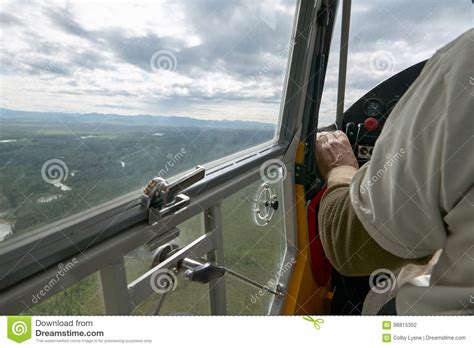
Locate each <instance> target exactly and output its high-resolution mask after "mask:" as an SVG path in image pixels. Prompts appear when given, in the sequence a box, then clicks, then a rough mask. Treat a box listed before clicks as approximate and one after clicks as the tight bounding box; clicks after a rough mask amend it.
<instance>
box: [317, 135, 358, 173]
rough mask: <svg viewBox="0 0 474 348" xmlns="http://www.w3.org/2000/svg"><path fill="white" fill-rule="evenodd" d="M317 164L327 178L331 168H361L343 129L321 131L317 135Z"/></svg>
mask: <svg viewBox="0 0 474 348" xmlns="http://www.w3.org/2000/svg"><path fill="white" fill-rule="evenodd" d="M316 164H317V165H318V169H319V172H320V173H321V175H322V176H323V177H324V178H326V177H327V175H328V173H329V172H330V171H331V169H334V168H336V167H340V166H351V167H354V168H359V164H358V163H357V159H356V157H355V156H354V153H353V152H352V147H351V143H350V142H349V139H348V138H347V136H346V134H345V133H344V132H342V131H339V130H338V131H335V132H321V133H318V134H317V135H316Z"/></svg>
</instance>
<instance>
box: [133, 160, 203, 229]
mask: <svg viewBox="0 0 474 348" xmlns="http://www.w3.org/2000/svg"><path fill="white" fill-rule="evenodd" d="M205 174H206V170H205V169H204V167H201V166H196V168H195V169H194V170H193V171H192V172H190V173H189V174H186V175H184V176H182V177H180V178H179V179H177V180H175V181H173V182H171V183H168V182H167V181H166V180H165V179H164V178H162V177H154V178H153V179H151V180H150V181H149V182H148V184H147V185H146V186H145V188H144V190H143V196H142V204H143V205H144V206H145V207H147V208H148V209H150V210H151V209H154V215H155V216H157V217H158V218H162V217H164V216H167V215H170V214H172V213H175V212H177V211H178V210H180V209H182V208H184V207H185V206H187V205H188V203H189V200H190V198H189V197H188V196H186V195H185V194H182V193H179V192H181V191H183V190H184V189H186V188H188V187H190V186H191V185H193V184H195V183H197V182H198V181H200V180H202V179H203V178H204V176H205ZM150 220H151V219H150Z"/></svg>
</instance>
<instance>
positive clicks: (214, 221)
mask: <svg viewBox="0 0 474 348" xmlns="http://www.w3.org/2000/svg"><path fill="white" fill-rule="evenodd" d="M204 229H205V231H206V233H209V232H211V231H212V238H213V244H214V247H215V248H214V250H211V251H209V252H208V253H207V260H208V261H209V262H212V263H214V264H218V265H220V266H223V267H224V266H225V265H224V243H223V235H222V210H221V205H220V203H219V204H216V205H214V206H213V207H211V208H210V209H207V210H206V211H205V212H204ZM209 303H210V307H211V308H210V309H211V314H215V315H226V314H227V307H226V290H225V279H224V278H217V279H215V280H212V281H211V282H210V283H209Z"/></svg>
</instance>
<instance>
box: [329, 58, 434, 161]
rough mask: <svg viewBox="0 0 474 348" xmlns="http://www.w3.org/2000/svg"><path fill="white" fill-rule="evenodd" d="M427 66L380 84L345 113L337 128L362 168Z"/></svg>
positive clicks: (407, 70) (408, 69) (404, 72)
mask: <svg viewBox="0 0 474 348" xmlns="http://www.w3.org/2000/svg"><path fill="white" fill-rule="evenodd" d="M425 63H426V61H423V62H420V63H418V64H415V65H413V66H411V67H409V68H407V69H405V70H403V71H401V72H399V73H398V74H396V75H394V76H392V77H390V78H389V79H387V80H385V81H384V82H382V83H380V84H379V85H377V86H376V87H374V88H373V89H372V90H371V91H369V92H368V93H366V94H365V95H364V96H363V97H362V98H360V99H359V100H358V101H357V102H355V103H354V104H353V105H352V106H351V107H350V108H349V109H347V110H346V112H344V114H343V116H342V124H340V125H338V127H339V129H341V130H343V131H344V132H345V133H346V134H347V136H348V138H349V140H350V142H351V144H352V147H353V149H354V153H355V155H356V157H357V160H358V161H359V164H360V165H362V164H364V163H365V162H367V161H368V160H370V157H371V155H372V151H373V148H374V145H375V142H376V140H377V138H378V137H379V135H380V133H381V131H382V128H383V126H384V124H385V121H386V119H387V118H388V116H389V115H390V112H391V111H392V110H393V108H394V107H395V105H396V104H397V103H398V101H399V100H400V98H401V97H402V96H403V94H404V93H405V92H406V90H407V89H408V88H409V87H410V86H411V84H412V83H413V82H414V81H415V80H416V78H417V77H418V75H419V74H420V72H421V70H422V69H423V66H424V65H425Z"/></svg>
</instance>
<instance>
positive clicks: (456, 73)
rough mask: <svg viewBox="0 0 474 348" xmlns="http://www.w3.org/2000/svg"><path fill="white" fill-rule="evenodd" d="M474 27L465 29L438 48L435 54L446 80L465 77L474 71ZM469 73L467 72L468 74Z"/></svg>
mask: <svg viewBox="0 0 474 348" xmlns="http://www.w3.org/2000/svg"><path fill="white" fill-rule="evenodd" d="M473 55H474V29H470V30H468V31H466V32H465V33H464V34H462V35H460V36H459V37H458V38H456V39H455V40H453V41H451V42H450V43H448V44H447V45H445V46H444V47H442V48H440V49H439V50H438V51H437V52H436V53H435V56H438V57H439V63H440V65H441V67H442V69H443V70H444V72H445V74H446V75H447V77H448V81H449V80H451V81H454V80H459V79H465V78H466V76H472V74H473V73H474V59H473ZM468 73H469V74H468Z"/></svg>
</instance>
